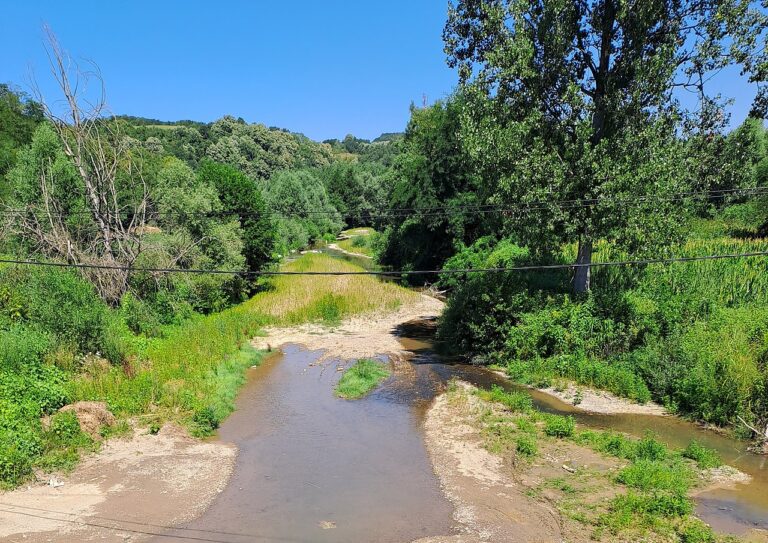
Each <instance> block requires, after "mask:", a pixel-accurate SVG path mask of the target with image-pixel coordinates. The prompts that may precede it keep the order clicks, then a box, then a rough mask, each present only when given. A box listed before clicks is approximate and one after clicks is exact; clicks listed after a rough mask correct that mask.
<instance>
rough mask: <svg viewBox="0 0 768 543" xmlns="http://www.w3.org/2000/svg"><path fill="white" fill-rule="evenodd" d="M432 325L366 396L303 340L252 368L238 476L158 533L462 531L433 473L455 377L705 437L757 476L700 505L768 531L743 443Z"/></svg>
mask: <svg viewBox="0 0 768 543" xmlns="http://www.w3.org/2000/svg"><path fill="white" fill-rule="evenodd" d="M432 324H433V323H428V322H425V323H416V324H415V325H411V326H404V327H401V329H400V330H399V335H400V342H401V343H402V345H403V347H404V348H405V349H406V350H408V351H410V352H411V353H412V354H413V356H412V357H411V359H410V360H409V361H407V362H399V363H396V364H393V369H394V372H393V375H392V376H391V377H390V378H389V379H387V380H386V381H385V382H384V383H382V385H381V386H380V387H378V388H377V389H376V390H374V391H373V392H372V393H371V394H370V395H368V396H367V397H365V398H363V399H360V400H355V401H347V400H342V399H339V398H336V397H335V396H334V394H333V388H334V386H335V384H336V382H337V380H338V378H339V376H340V374H341V373H340V371H338V369H339V368H341V367H342V365H343V364H342V363H339V362H334V361H331V362H328V361H325V362H323V363H318V357H319V355H320V353H317V352H311V351H306V350H304V349H302V348H301V347H299V346H286V347H285V348H284V350H283V352H282V353H280V354H274V355H272V356H270V357H268V358H267V359H265V361H264V362H263V363H262V364H261V365H260V366H259V367H256V368H252V369H251V370H249V374H248V381H247V384H246V385H245V386H244V387H243V389H242V390H241V392H240V394H239V396H238V399H237V409H236V411H235V412H234V413H233V414H232V415H231V416H230V417H229V418H228V419H227V420H226V421H225V422H224V424H223V425H222V427H221V429H220V431H219V434H218V439H221V440H223V441H227V442H233V443H235V444H236V445H237V446H238V447H239V449H240V453H239V455H238V459H237V463H236V466H235V471H234V473H233V475H232V478H231V480H230V482H229V484H228V485H227V487H226V488H225V489H224V490H223V492H222V493H221V494H220V495H219V496H218V497H217V499H216V500H215V501H214V503H213V504H212V505H211V507H210V508H209V509H208V510H207V511H206V512H205V513H204V514H203V515H202V516H201V517H200V518H198V519H196V520H194V521H192V522H190V523H188V524H186V525H184V526H183V527H182V528H181V529H180V530H174V531H170V532H169V533H168V534H166V535H165V536H164V537H162V538H158V541H169V540H170V541H174V540H177V541H189V540H198V541H219V542H227V543H241V542H246V541H249V542H250V541H286V542H289V541H292V542H305V541H306V542H331V541H333V542H360V541H366V542H393V543H394V542H404V541H411V540H413V539H417V538H420V537H426V536H431V535H440V534H449V533H451V532H452V530H453V529H454V527H455V526H454V523H453V520H452V513H453V508H452V506H451V504H450V503H449V502H448V501H447V500H446V498H445V497H444V496H443V494H442V492H441V490H440V488H439V484H438V481H437V480H436V477H435V475H434V473H433V471H432V467H431V464H430V461H429V458H428V455H427V452H426V449H425V445H424V440H423V428H422V425H423V420H424V414H425V412H426V410H427V409H428V407H429V405H430V402H431V400H432V399H433V398H434V397H435V395H437V394H438V393H439V392H441V391H442V390H444V388H445V386H446V384H447V382H448V381H449V380H450V379H452V378H454V377H456V378H459V379H463V380H466V381H468V382H470V383H472V384H475V385H477V386H481V387H489V386H491V385H493V384H497V385H499V386H502V387H504V388H506V389H519V390H525V391H527V392H528V393H530V394H531V395H532V397H533V399H534V403H535V404H536V406H537V407H538V408H540V409H542V410H544V411H548V412H553V413H561V414H572V415H574V416H575V417H576V418H577V420H578V422H579V423H581V424H582V425H585V426H588V427H592V428H601V429H613V430H617V431H621V432H626V433H628V434H632V435H636V436H642V435H644V434H645V433H646V432H649V431H650V432H652V433H654V434H655V435H657V436H658V438H659V439H660V440H662V441H664V442H666V443H668V444H669V445H672V446H676V447H684V446H686V445H687V444H688V443H689V442H690V441H691V440H692V439H696V440H698V441H699V442H701V443H702V444H704V445H706V446H708V447H711V448H714V449H717V450H718V451H719V452H720V454H721V455H722V457H723V459H724V461H725V462H726V463H728V464H730V465H733V466H734V467H737V468H738V469H740V470H742V471H744V472H746V473H748V474H749V475H751V476H752V477H753V481H752V482H751V483H750V484H747V485H739V486H738V487H737V488H736V489H733V490H717V491H712V492H707V493H705V494H702V495H700V496H699V497H697V504H698V508H697V513H698V514H699V516H701V517H702V518H703V519H704V520H705V521H706V522H708V523H710V524H712V525H713V527H714V528H715V529H716V530H719V531H725V532H730V533H735V534H741V533H744V532H746V531H747V530H749V529H750V528H764V529H768V459H766V458H765V457H761V456H757V455H752V454H749V453H747V452H745V448H746V446H745V444H744V443H742V442H738V441H735V440H732V439H729V438H727V437H725V436H722V435H719V434H716V433H714V432H711V431H707V430H703V429H701V428H699V427H697V426H696V425H693V424H690V423H687V422H685V421H682V420H680V419H677V418H674V417H652V416H642V415H595V414H588V413H584V412H582V411H579V410H578V409H577V408H575V407H573V406H572V405H570V404H567V403H564V402H562V401H560V400H558V399H556V398H552V397H551V396H548V395H546V394H544V393H541V392H539V391H536V390H529V389H527V388H522V387H519V386H517V385H514V384H512V383H510V382H509V381H508V380H506V379H504V378H503V377H500V376H499V375H497V374H495V373H493V372H490V371H488V370H485V369H483V368H479V367H474V366H470V365H466V364H460V363H453V361H449V360H444V359H442V358H440V356H438V355H437V354H436V353H435V352H434V350H433V344H432V341H431V337H430V335H431V332H432V330H433V329H434V326H433V325H432ZM182 532H183V533H182ZM175 534H178V535H183V537H179V538H178V539H175V538H174V535H175Z"/></svg>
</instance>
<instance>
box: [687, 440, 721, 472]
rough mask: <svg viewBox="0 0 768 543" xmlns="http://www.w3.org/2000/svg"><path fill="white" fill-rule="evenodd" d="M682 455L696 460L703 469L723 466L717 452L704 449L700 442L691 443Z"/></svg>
mask: <svg viewBox="0 0 768 543" xmlns="http://www.w3.org/2000/svg"><path fill="white" fill-rule="evenodd" d="M682 454H683V456H684V457H685V458H690V459H691V460H694V461H695V462H696V464H698V466H699V467H700V468H701V469H708V468H717V467H720V466H721V465H722V464H723V461H722V460H721V459H720V455H719V454H718V453H717V451H715V450H713V449H708V448H707V447H704V446H703V445H701V444H700V443H699V442H698V441H691V442H690V443H689V444H688V446H687V447H686V448H685V449H684V450H683V453H682Z"/></svg>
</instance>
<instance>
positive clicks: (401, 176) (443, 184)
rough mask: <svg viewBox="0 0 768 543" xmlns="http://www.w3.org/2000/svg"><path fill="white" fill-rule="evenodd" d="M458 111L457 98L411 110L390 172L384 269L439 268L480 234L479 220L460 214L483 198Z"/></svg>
mask: <svg viewBox="0 0 768 543" xmlns="http://www.w3.org/2000/svg"><path fill="white" fill-rule="evenodd" d="M461 109H462V103H461V101H460V100H459V99H458V98H454V99H451V100H449V101H447V102H445V103H442V102H439V103H437V104H435V105H433V106H431V107H428V108H425V109H417V108H412V109H411V119H410V121H409V123H408V128H407V130H406V133H405V138H404V140H403V142H402V154H400V155H399V156H398V157H397V158H396V159H395V162H394V165H393V168H392V176H393V182H392V189H391V195H390V197H389V205H390V212H391V213H392V216H391V217H390V218H388V220H386V221H385V225H386V226H387V232H386V236H385V246H384V248H383V251H382V254H381V255H380V260H381V262H382V263H383V264H387V265H391V266H393V267H395V268H402V269H405V270H409V269H424V268H435V267H440V266H441V265H442V263H443V262H444V261H445V260H446V259H447V258H448V257H450V256H451V255H452V254H453V253H454V252H455V251H456V249H457V246H458V245H460V244H462V243H471V241H472V240H473V239H474V238H476V237H477V236H478V235H479V234H478V231H479V228H480V226H481V223H482V217H479V216H477V215H476V214H473V213H465V212H464V211H463V209H462V206H467V205H475V204H478V203H480V202H482V198H483V196H482V192H481V189H482V187H481V186H480V184H479V178H478V177H477V176H476V175H475V174H474V170H473V165H472V163H471V160H470V157H469V155H468V153H467V152H466V150H465V148H464V147H463V145H462V142H461V139H460V134H459V132H460V130H459V129H460V112H461ZM435 208H439V209H443V208H446V213H442V212H439V213H435V212H434V209H435ZM411 279H414V280H423V278H419V277H411Z"/></svg>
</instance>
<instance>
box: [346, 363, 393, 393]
mask: <svg viewBox="0 0 768 543" xmlns="http://www.w3.org/2000/svg"><path fill="white" fill-rule="evenodd" d="M389 375H390V372H389V370H388V369H387V368H386V367H385V366H384V364H382V363H381V362H378V361H376V360H371V359H370V358H362V359H360V360H358V361H357V362H356V363H355V364H354V365H353V366H352V367H350V368H349V369H347V370H346V371H345V372H344V374H343V375H342V376H341V379H339V383H338V384H337V385H336V390H335V392H336V395H337V396H339V397H340V398H346V399H348V400H351V399H356V398H362V397H363V396H365V395H366V394H368V392H370V391H371V390H372V389H373V388H375V387H376V385H378V384H379V383H380V382H381V381H383V380H384V379H386V378H387V377H389Z"/></svg>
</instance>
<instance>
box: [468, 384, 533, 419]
mask: <svg viewBox="0 0 768 543" xmlns="http://www.w3.org/2000/svg"><path fill="white" fill-rule="evenodd" d="M477 394H478V395H479V396H480V397H481V398H482V399H484V400H486V401H490V402H496V403H500V404H502V405H503V406H504V407H506V408H507V409H509V410H510V411H513V412H519V413H527V412H529V411H531V410H532V409H533V399H532V398H531V396H530V394H526V393H525V392H507V391H506V390H504V389H503V388H501V387H500V386H498V385H492V386H491V388H490V390H480V389H478V391H477Z"/></svg>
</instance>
